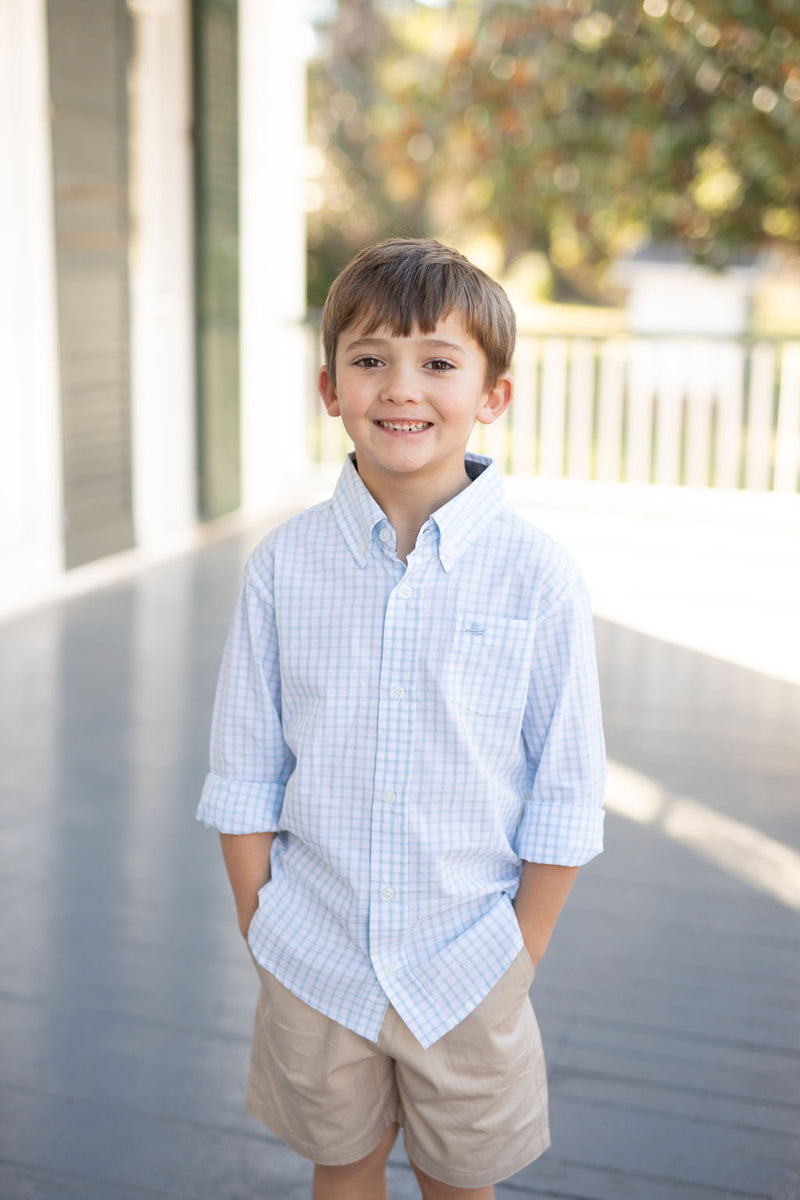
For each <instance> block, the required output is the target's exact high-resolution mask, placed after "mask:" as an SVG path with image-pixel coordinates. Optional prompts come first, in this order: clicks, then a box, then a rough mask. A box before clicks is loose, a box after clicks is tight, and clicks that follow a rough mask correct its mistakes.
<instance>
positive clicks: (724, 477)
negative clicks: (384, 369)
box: [309, 328, 800, 492]
mask: <svg viewBox="0 0 800 1200" xmlns="http://www.w3.org/2000/svg"><path fill="white" fill-rule="evenodd" d="M317 347H318V338H317V331H316V330H315V329H312V328H309V384H310V394H311V395H312V396H315V395H316V388H315V386H314V384H313V379H314V377H315V375H316V368H317V365H318V361H319V359H318V348H317ZM513 371H514V378H515V398H514V402H513V404H512V406H511V408H510V409H509V412H508V414H507V416H505V417H503V418H502V419H501V420H500V421H498V422H496V423H495V424H494V425H490V426H479V427H478V429H477V430H476V434H475V437H474V439H473V443H472V445H473V448H474V449H476V450H477V451H479V452H481V453H486V454H490V455H491V456H492V457H493V458H495V459H496V460H497V461H498V462H499V464H500V466H501V467H502V469H503V470H504V471H505V472H507V473H508V474H512V475H517V476H522V477H530V476H536V477H538V478H540V479H579V480H598V481H601V482H605V483H616V482H626V483H635V484H647V483H655V484H660V485H667V486H682V485H685V486H690V487H715V488H729V489H747V490H751V491H762V492H764V491H774V492H797V491H798V490H800V342H793V341H792V342H789V341H775V340H772V341H768V340H757V341H746V340H733V339H711V338H705V337H672V336H670V337H663V338H653V337H648V338H640V337H615V338H608V339H598V338H587V337H555V336H551V335H547V336H531V335H523V336H521V337H520V338H519V341H518V345H517V353H516V356H515V360H514V367H513ZM310 424H311V428H310V443H311V453H312V458H313V459H314V461H316V462H319V463H324V464H331V465H332V464H334V463H339V462H341V460H342V457H343V455H344V453H345V452H346V450H347V449H348V448H349V444H348V440H347V438H346V436H345V435H344V433H343V430H342V429H341V423H340V422H338V421H337V422H334V421H331V420H329V419H328V418H327V417H326V416H325V414H324V412H323V411H322V409H321V406H319V404H318V403H316V402H315V403H314V407H313V411H312V412H311V414H310Z"/></svg>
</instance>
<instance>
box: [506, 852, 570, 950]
mask: <svg viewBox="0 0 800 1200" xmlns="http://www.w3.org/2000/svg"><path fill="white" fill-rule="evenodd" d="M577 874H578V868H577V867H559V866H554V865H551V864H548V863H533V862H523V864H522V874H521V875H520V880H519V891H518V892H517V896H516V899H515V901H514V911H515V913H516V915H517V921H518V922H519V927H520V931H521V933H522V940H523V941H524V943H525V949H526V950H527V951H528V953H529V954H530V956H531V958H532V959H533V962H534V965H536V964H537V963H538V962H539V960H540V959H541V958H542V957H543V955H544V952H545V950H546V949H547V943H548V942H549V941H550V934H551V933H552V932H553V929H554V928H555V924H556V921H557V920H558V917H559V914H560V912H561V909H562V908H563V907H564V902H565V900H566V899H567V896H568V895H569V893H570V889H571V888H572V885H573V883H574V882H575V876H576V875H577Z"/></svg>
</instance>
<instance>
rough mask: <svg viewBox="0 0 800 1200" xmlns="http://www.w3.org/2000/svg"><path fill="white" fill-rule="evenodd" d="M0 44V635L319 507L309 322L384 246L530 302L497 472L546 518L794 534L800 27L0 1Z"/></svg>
mask: <svg viewBox="0 0 800 1200" xmlns="http://www.w3.org/2000/svg"><path fill="white" fill-rule="evenodd" d="M0 22H2V26H1V27H0V35H1V36H0V56H2V61H1V62H0V81H2V82H0V156H2V162H3V187H2V191H1V192H0V205H2V207H1V208H0V264H1V266H2V269H0V378H2V429H3V436H2V438H0V612H3V611H5V612H10V611H15V610H18V609H19V608H20V607H24V606H25V605H26V604H29V603H30V602H31V601H33V600H36V599H37V598H42V597H43V596H46V595H49V594H53V592H54V591H55V592H58V591H60V590H62V591H63V589H64V587H76V586H80V581H82V580H86V579H91V578H98V577H99V576H98V575H97V570H95V572H94V574H92V573H91V572H90V573H88V574H87V572H86V570H85V569H84V570H83V571H81V570H80V569H81V568H85V567H86V565H87V564H94V565H95V568H97V565H98V564H102V563H104V562H105V563H106V565H108V560H109V559H110V558H112V557H115V556H119V555H120V554H124V553H126V552H128V553H129V552H130V551H132V550H134V551H136V552H138V560H137V561H142V559H143V558H144V559H148V558H152V557H153V556H158V555H163V554H164V553H170V552H173V551H174V550H176V549H178V548H180V547H181V546H185V545H187V544H192V541H193V539H195V538H196V537H197V536H198V534H199V533H202V532H204V529H205V532H207V528H206V527H207V525H208V523H209V522H214V521H218V520H219V519H220V518H224V517H226V516H230V514H239V515H240V516H243V517H245V518H247V519H253V518H258V517H260V516H263V515H264V514H266V513H268V512H270V511H271V510H274V509H275V508H276V507H277V508H285V507H286V506H287V503H288V504H291V503H292V502H294V501H298V500H300V501H302V500H303V499H304V498H305V495H306V492H307V489H308V487H309V485H310V484H311V485H312V486H313V482H312V481H313V478H314V477H315V475H316V476H317V477H319V478H324V479H325V481H326V483H325V486H327V476H325V473H324V470H323V472H322V475H320V474H319V471H318V470H317V468H320V467H322V468H324V467H326V466H328V467H332V466H336V465H338V463H339V462H340V460H341V454H342V450H343V448H344V444H343V442H342V441H341V438H340V434H339V431H338V428H337V427H336V426H335V425H334V424H333V423H332V422H326V421H323V420H322V419H321V416H320V410H319V408H318V405H317V400H316V395H315V388H314V384H313V380H314V376H315V371H316V367H317V353H318V351H317V336H316V322H317V320H318V314H319V309H320V306H321V304H322V301H323V299H324V296H325V292H326V289H327V287H328V285H329V283H330V281H331V279H332V278H333V276H334V275H335V274H336V272H337V271H338V270H339V269H340V268H341V267H342V266H343V265H344V263H345V262H346V261H347V260H348V259H349V257H350V256H351V255H352V254H353V253H354V252H355V251H356V250H358V249H359V248H360V247H362V246H363V245H365V244H367V243H369V242H372V241H375V240H377V239H379V238H382V237H384V236H389V235H395V234H405V235H425V236H435V237H439V238H440V239H442V240H444V241H447V242H449V243H451V244H453V245H456V246H458V247H459V248H460V249H462V250H463V251H464V252H465V253H467V254H468V255H470V256H471V257H473V258H474V259H475V260H476V261H477V262H479V263H480V265H482V266H484V267H485V268H486V269H488V270H489V271H491V272H493V273H495V274H496V275H498V276H499V277H500V278H501V279H502V281H503V282H504V284H505V285H506V287H507V289H508V291H509V293H510V295H511V296H512V299H513V301H514V303H515V306H516V308H517V311H518V314H519V321H520V330H521V336H520V343H519V350H518V354H517V359H516V363H515V372H516V377H517V402H516V404H515V406H514V409H513V412H512V413H511V415H510V417H509V420H508V421H506V422H503V423H502V424H501V425H499V426H497V427H493V428H492V430H491V431H490V433H488V434H487V436H486V438H485V440H484V441H483V442H479V443H476V444H477V445H478V446H479V448H482V449H485V450H488V451H489V452H491V453H492V454H494V455H495V456H496V457H497V458H498V459H499V461H500V462H501V464H502V466H503V468H504V469H505V470H506V471H507V472H508V473H509V474H510V475H512V476H513V477H514V478H515V479H521V480H528V479H534V478H535V479H536V480H538V481H539V483H540V484H543V483H544V482H545V481H546V482H547V483H548V484H549V488H548V489H547V490H545V491H543V492H542V493H541V495H540V497H539V498H538V499H537V503H544V501H545V500H546V501H547V504H548V505H550V506H551V507H552V506H554V505H555V506H559V505H561V506H563V505H566V506H567V508H568V509H569V510H573V509H574V508H575V505H576V504H577V505H578V507H580V508H581V509H586V508H588V509H589V510H590V511H594V510H595V509H597V508H600V509H605V510H608V511H609V512H610V513H617V510H618V509H619V508H620V506H622V507H623V508H625V507H626V506H630V505H631V504H632V505H633V508H634V510H635V511H637V512H639V511H640V509H641V505H642V504H644V505H645V507H646V508H647V507H648V506H652V505H653V504H654V503H655V501H656V498H658V501H659V506H661V505H662V502H663V504H664V505H666V506H667V507H668V508H669V509H670V511H673V510H674V511H675V512H677V513H678V514H683V518H684V520H683V523H684V524H686V521H687V519H688V520H689V521H690V522H691V515H690V510H691V512H692V513H693V512H694V510H695V509H697V510H698V512H699V513H700V515H701V516H702V518H703V520H709V521H711V523H712V525H713V524H714V521H715V520H717V521H722V522H723V524H729V523H730V522H729V512H732V513H733V514H734V520H735V521H736V522H738V521H739V520H743V521H744V522H745V523H747V522H748V521H755V522H756V524H758V525H761V523H762V522H763V521H767V522H768V523H769V524H770V526H773V525H774V526H775V528H776V529H777V533H775V535H774V536H777V537H780V532H781V530H782V529H785V523H786V521H793V520H794V518H795V517H796V514H797V499H796V497H797V491H798V480H799V471H798V464H799V462H800V348H799V347H800V48H799V43H798V37H797V34H798V24H799V22H800V14H798V10H797V6H796V5H794V4H792V3H791V2H790V0H769V3H761V2H756V0H752V2H748V0H737V3H736V4H734V5H731V4H730V3H727V2H726V0H703V2H702V3H700V4H697V5H695V4H692V3H690V2H689V0H672V2H668V0H645V2H644V3H638V2H635V0H629V2H626V3H601V2H597V3H595V2H593V0H551V2H542V3H537V4H527V3H508V2H502V3H501V2H499V0H481V2H479V0H440V2H433V0H429V2H427V3H422V2H418V0H338V3H337V2H336V0H306V3H305V4H297V5H291V6H288V5H280V4H278V3H276V2H273V0H240V2H239V3H237V2H236V0H130V2H129V3H126V2H125V0H51V2H50V3H45V2H44V0H2V3H0ZM561 484H563V485H564V486H556V485H561ZM574 484H579V485H581V486H580V487H578V489H577V490H576V489H575V487H573V486H572V485H574ZM589 484H596V485H597V486H596V487H593V488H592V487H587V485H589ZM618 485H624V486H618ZM642 488H644V489H645V492H644V493H641V491H640V489H642ZM653 489H655V490H653ZM679 493H680V494H679ZM734 493H735V503H734V506H733V508H732V509H731V508H730V505H729V504H726V502H725V501H726V500H728V501H730V499H731V497H732V496H733V495H734ZM531 494H533V493H531ZM617 515H619V514H618V513H617ZM624 528H627V529H629V532H630V533H631V536H634V537H635V536H636V531H634V530H633V528H632V527H630V526H625V527H624ZM622 532H623V527H620V528H619V529H617V530H616V533H619V534H620V536H622ZM639 532H641V531H639ZM615 536H616V534H615ZM714 540H717V541H718V539H714V538H712V541H714ZM115 561H118V559H115Z"/></svg>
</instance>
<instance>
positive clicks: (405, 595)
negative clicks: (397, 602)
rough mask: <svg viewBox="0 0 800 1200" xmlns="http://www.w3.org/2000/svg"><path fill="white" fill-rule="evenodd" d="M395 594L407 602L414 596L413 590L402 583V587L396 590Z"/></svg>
mask: <svg viewBox="0 0 800 1200" xmlns="http://www.w3.org/2000/svg"><path fill="white" fill-rule="evenodd" d="M397 594H398V596H399V597H400V599H401V600H408V599H409V598H410V597H411V596H413V595H414V589H413V588H411V587H409V586H408V584H407V583H404V584H403V586H402V587H399V588H398V589H397Z"/></svg>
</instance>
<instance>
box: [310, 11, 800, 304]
mask: <svg viewBox="0 0 800 1200" xmlns="http://www.w3.org/2000/svg"><path fill="white" fill-rule="evenodd" d="M365 4H366V0H361V7H362V8H363V7H364V5H365ZM347 7H348V5H347V4H344V3H343V4H342V5H341V6H340V9H339V14H338V16H337V18H336V20H335V21H334V28H335V26H336V24H337V22H338V21H340V20H341V19H342V15H343V13H344V11H345V10H346V8H347ZM419 10H420V6H418V5H415V4H408V5H407V6H406V8H405V9H404V10H402V11H398V10H397V6H396V5H395V6H393V9H392V15H391V16H390V15H389V13H388V11H387V13H384V14H383V15H381V16H375V13H374V12H373V13H372V16H373V18H374V20H376V21H380V22H381V23H382V30H383V34H382V38H381V39H379V40H378V41H377V42H375V43H374V44H373V48H372V50H373V52H372V54H371V55H369V56H366V57H365V58H364V59H362V60H361V61H360V64H359V72H358V73H357V75H358V86H360V87H361V88H362V89H363V90H362V92H361V93H360V95H359V97H358V100H357V113H358V127H359V130H360V133H361V139H360V151H359V154H357V155H356V154H353V153H352V148H350V149H348V146H347V144H346V140H342V139H341V138H339V140H338V141H337V140H336V139H333V141H332V145H333V146H335V153H337V154H338V155H339V156H340V157H339V158H338V160H337V170H338V171H339V172H340V173H341V176H342V178H346V179H347V181H348V185H349V186H350V188H351V189H352V191H353V195H354V197H357V198H358V201H359V202H360V206H359V204H357V205H356V207H358V208H359V211H361V212H362V213H363V212H365V211H369V213H370V215H371V216H370V219H371V225H370V237H369V239H367V240H370V239H371V238H372V237H374V236H381V235H383V234H385V233H390V232H397V231H398V229H401V228H402V227H403V224H404V222H407V223H408V224H409V225H411V226H413V229H414V231H415V232H417V231H419V232H442V233H444V232H445V231H446V230H452V229H455V228H459V229H462V230H470V229H472V230H476V229H488V230H491V231H492V232H493V233H494V234H495V235H496V236H497V237H498V238H499V239H500V241H501V242H502V245H503V247H504V255H505V261H506V265H507V266H510V265H511V264H513V262H514V261H515V259H516V258H517V257H518V256H519V255H520V254H522V253H524V252H526V251H528V250H530V249H539V250H542V251H544V253H546V254H547V256H548V259H549V261H550V263H551V265H552V268H553V272H554V275H555V277H556V279H557V281H559V283H560V287H561V289H562V291H563V290H565V289H572V290H574V291H577V292H578V293H579V294H581V295H583V296H587V297H592V298H598V297H600V296H602V295H603V292H604V288H605V286H606V281H607V271H608V267H609V265H610V264H611V263H612V262H613V261H614V260H615V259H617V258H618V257H619V256H620V255H624V254H626V253H629V252H631V251H633V250H635V249H636V248H638V247H639V246H641V245H642V244H643V243H645V242H647V241H650V240H652V241H678V242H679V243H681V244H682V245H683V246H684V247H685V248H686V250H687V251H688V253H689V254H690V255H691V256H692V257H693V258H695V259H696V260H698V261H701V262H706V263H709V264H711V265H714V266H720V267H721V266H724V265H725V264H726V263H727V262H728V261H729V260H730V259H731V257H733V256H735V255H736V254H737V253H738V252H739V251H740V250H742V249H745V248H746V249H751V248H753V247H757V246H761V245H764V244H766V243H770V244H775V243H778V244H783V245H786V246H791V247H794V248H795V249H796V248H797V247H798V243H800V5H798V4H797V3H796V0H697V2H696V3H690V2H689V0H671V2H670V0H644V3H643V4H641V3H639V2H638V0H628V2H625V0H622V2H617V3H612V2H611V0H541V2H537V3H522V2H519V0H484V3H483V4H482V5H475V4H474V3H472V4H470V3H468V2H467V0H461V2H458V0H456V2H454V3H451V5H450V6H449V8H447V9H445V10H430V9H429V10H426V12H425V13H424V14H421V13H420V11H419ZM415 21H416V26H415ZM421 23H422V24H424V26H425V29H426V30H427V32H428V34H429V35H430V33H431V31H432V30H433V29H434V27H435V32H436V35H437V37H435V38H432V37H430V36H429V37H428V38H427V44H428V46H429V47H430V46H431V45H432V44H433V45H435V46H438V47H441V46H445V47H446V53H444V54H443V53H441V50H440V52H439V54H438V56H437V55H434V59H433V62H432V63H431V62H430V61H428V62H427V63H426V59H425V39H424V38H423V39H420V36H419V35H420V28H421ZM331 44H332V45H333V44H334V39H332V41H331ZM334 65H335V64H334V61H333V58H330V59H329V61H328V65H327V66H326V67H325V68H324V69H322V70H321V71H320V75H319V78H320V79H321V80H322V79H325V78H330V77H332V76H331V75H330V72H331V69H332V67H333V66H334ZM326 71H327V72H328V73H329V74H328V76H326ZM415 80H416V86H415V84H414V81H415ZM349 86H350V88H351V90H350V94H351V95H355V94H356V93H355V91H354V90H353V89H354V88H355V76H354V77H353V82H352V83H351V84H350V85H349ZM321 94H324V88H323V93H321ZM392 172H394V173H395V174H398V173H403V174H404V176H405V179H406V192H407V194H406V195H402V194H400V193H399V192H398V191H395V193H394V194H393V193H392V191H391V188H390V187H389V186H388V185H389V183H390V177H391V173H392ZM337 224H338V227H339V229H340V230H343V231H345V230H347V229H348V226H349V222H348V220H347V219H346V214H341V219H340V220H339V221H338V222H337ZM326 225H327V222H326V220H325V218H324V216H323V220H322V223H321V228H322V229H323V230H324V228H325V227H326ZM327 236H328V234H326V233H324V232H323V236H322V240H323V242H324V240H325V238H326V237H327ZM343 236H344V239H345V241H347V239H348V237H349V236H350V235H349V233H347V232H345V233H343Z"/></svg>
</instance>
